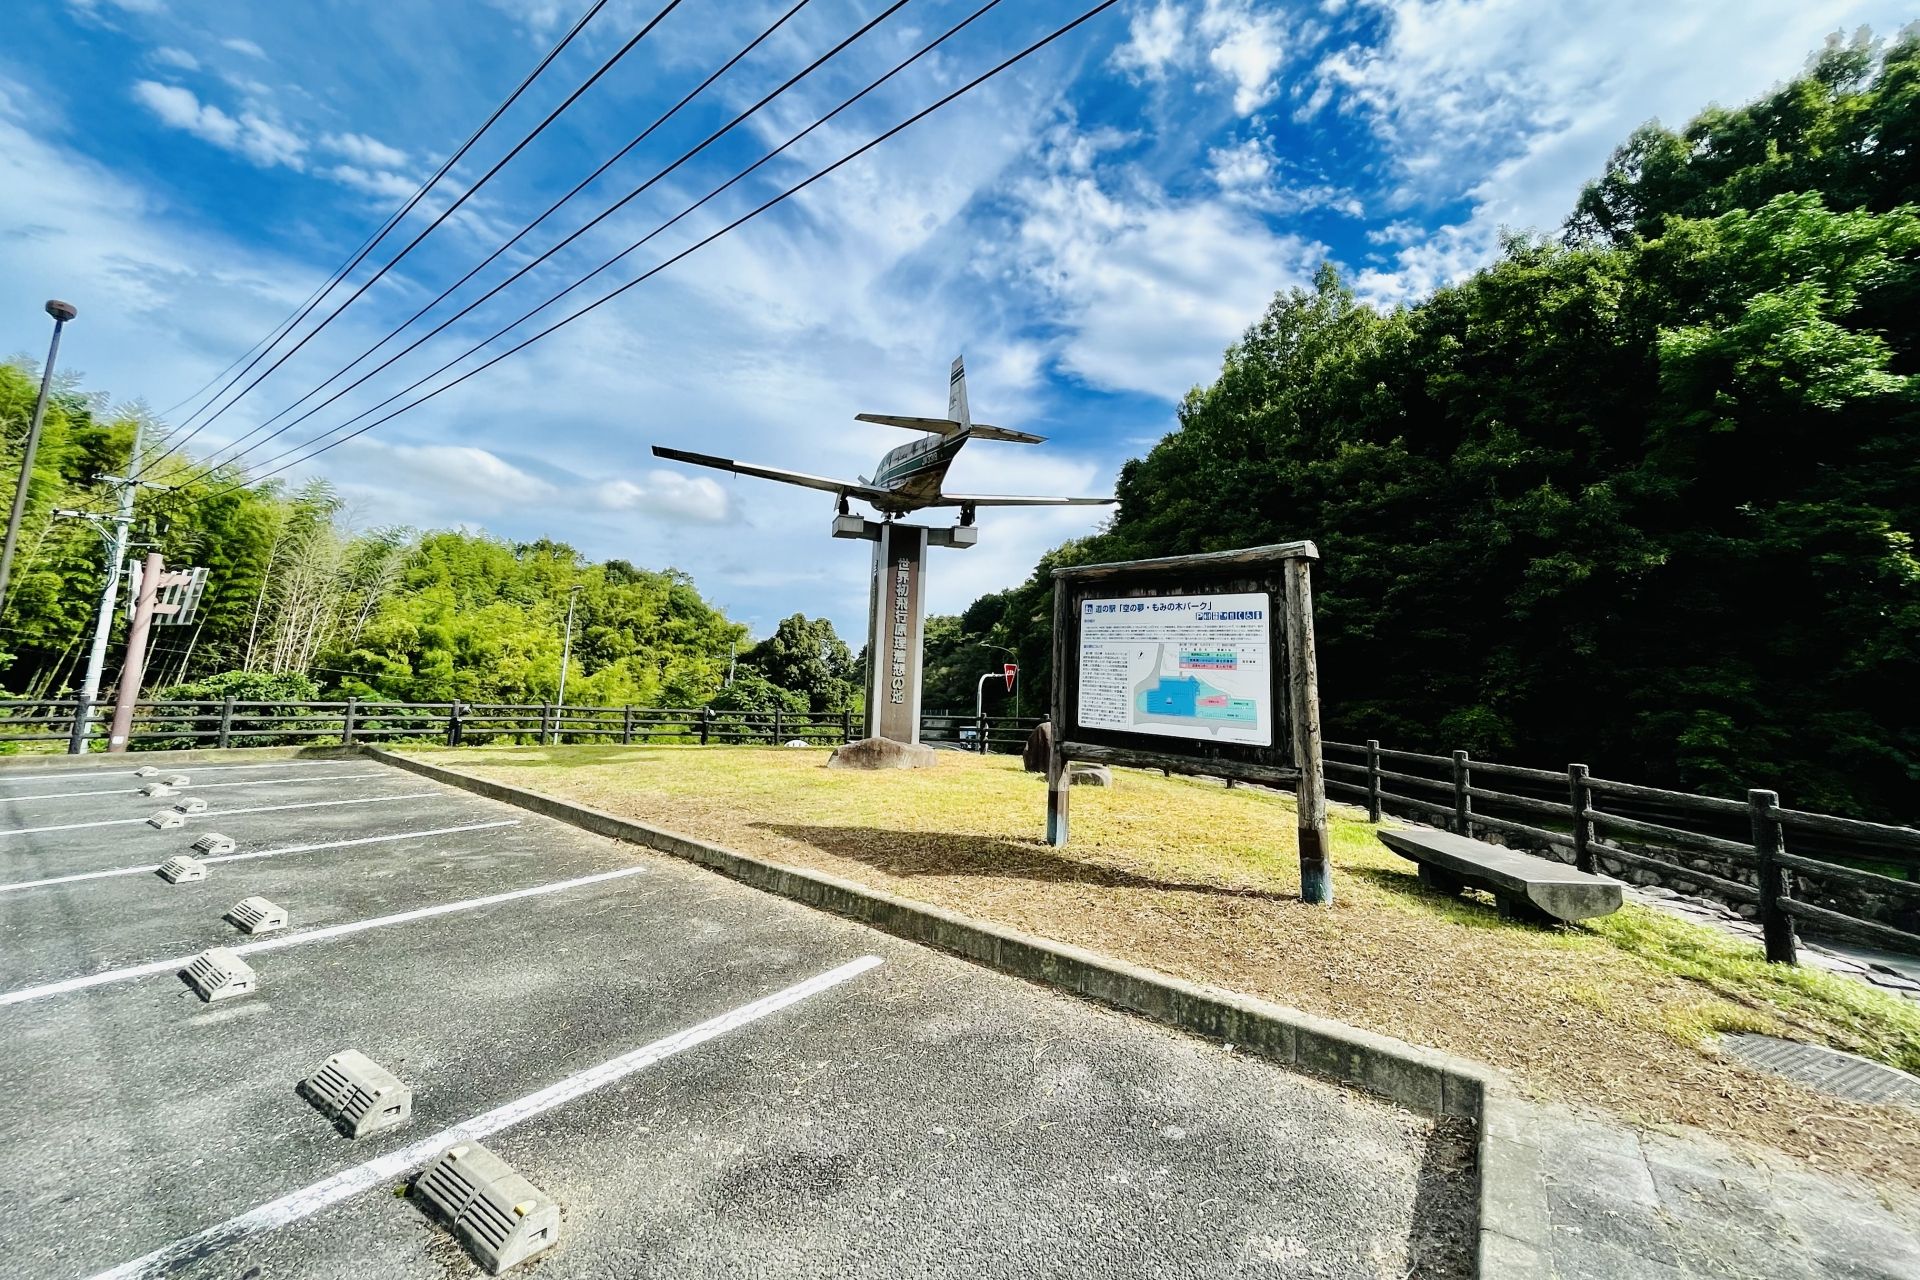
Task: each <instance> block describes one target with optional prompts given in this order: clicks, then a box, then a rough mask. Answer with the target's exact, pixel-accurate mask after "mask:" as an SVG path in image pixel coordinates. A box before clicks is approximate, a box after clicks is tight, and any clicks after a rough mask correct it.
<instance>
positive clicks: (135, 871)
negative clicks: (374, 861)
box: [0, 818, 520, 893]
mask: <svg viewBox="0 0 1920 1280" xmlns="http://www.w3.org/2000/svg"><path fill="white" fill-rule="evenodd" d="M519 825H520V819H518V818H503V819H501V820H500V821H498V822H474V823H470V824H468V825H467V826H464V827H440V828H438V829H437V830H434V831H403V832H401V833H399V834H398V835H390V836H361V837H360V838H359V839H357V840H323V841H321V842H320V843H319V844H290V845H286V846H284V847H282V848H279V849H257V850H255V851H254V852H252V853H223V854H221V855H219V856H218V857H213V858H201V859H199V861H201V862H204V863H207V864H209V865H211V864H212V863H215V862H250V861H252V860H253V859H255V858H277V857H279V856H280V855H281V854H283V853H314V852H316V851H318V850H321V849H350V848H353V847H354V846H355V845H366V844H388V843H391V842H393V841H396V840H425V839H427V838H428V837H429V836H451V835H459V834H460V833H461V832H464V831H486V830H489V829H491V828H493V827H517V826H519ZM159 869H160V864H159V863H157V862H146V863H142V864H141V865H139V866H137V867H114V868H112V869H111V870H108V871H82V872H80V873H78V874H77V875H70V876H49V877H48V878H47V879H45V880H19V881H15V882H14V883H12V884H0V893H13V892H15V891H17V890H20V889H41V888H45V887H46V886H47V885H51V884H73V883H75V882H76V881H80V880H105V879H108V878H109V877H112V876H137V875H139V874H140V873H142V872H147V873H152V872H155V871H158V870H159Z"/></svg>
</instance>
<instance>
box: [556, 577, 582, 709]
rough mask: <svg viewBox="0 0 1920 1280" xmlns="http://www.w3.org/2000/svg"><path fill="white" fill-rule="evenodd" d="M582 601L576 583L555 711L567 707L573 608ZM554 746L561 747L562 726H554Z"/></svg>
mask: <svg viewBox="0 0 1920 1280" xmlns="http://www.w3.org/2000/svg"><path fill="white" fill-rule="evenodd" d="M579 599H580V584H579V583H577V582H576V583H574V584H573V586H572V587H571V588H569V589H568V591H567V638H566V639H565V640H563V641H561V643H560V696H559V698H558V699H557V700H556V701H555V704H554V710H555V711H556V712H561V711H564V710H566V706H567V660H568V659H569V658H571V657H573V606H574V604H575V603H576V602H578V600H579ZM552 745H554V746H556V747H557V746H559V745H560V726H559V724H558V723H557V722H556V723H555V724H554V726H553V743H552Z"/></svg>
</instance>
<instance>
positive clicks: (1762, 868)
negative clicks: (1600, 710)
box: [1325, 740, 1920, 963]
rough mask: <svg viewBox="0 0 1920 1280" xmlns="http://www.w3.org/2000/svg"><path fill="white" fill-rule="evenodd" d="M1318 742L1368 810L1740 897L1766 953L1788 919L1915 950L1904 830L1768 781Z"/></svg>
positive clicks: (1785, 957)
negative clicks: (1729, 792)
mask: <svg viewBox="0 0 1920 1280" xmlns="http://www.w3.org/2000/svg"><path fill="white" fill-rule="evenodd" d="M1325 748H1326V768H1327V790H1328V792H1329V794H1335V795H1341V796H1346V797H1349V798H1351V799H1354V800H1356V801H1358V802H1359V803H1361V804H1363V805H1365V806H1366V809H1367V816H1368V818H1369V819H1370V820H1372V821H1374V822H1378V821H1380V819H1381V817H1382V815H1383V814H1384V813H1387V812H1395V813H1399V814H1402V815H1409V816H1413V817H1418V818H1422V819H1425V820H1427V821H1431V822H1433V823H1435V824H1436V825H1439V826H1444V827H1446V828H1447V829H1448V830H1451V831H1455V832H1458V833H1460V834H1462V835H1468V836H1479V835H1482V834H1486V833H1493V834H1495V835H1497V836H1498V837H1499V838H1500V839H1501V841H1502V842H1503V843H1506V844H1509V845H1513V846H1515V847H1518V848H1525V849H1530V850H1533V851H1536V852H1543V853H1545V854H1547V855H1548V856H1556V857H1560V858H1561V859H1562V860H1564V861H1568V862H1571V863H1573V864H1574V865H1575V866H1576V867H1578V868H1580V869H1581V870H1582V871H1594V870H1606V869H1613V868H1622V869H1631V870H1638V871H1645V872H1651V873H1653V874H1654V875H1656V876H1658V877H1659V878H1660V879H1661V880H1662V881H1673V882H1678V883H1680V884H1684V885H1690V886H1695V887H1698V888H1702V889H1706V890H1708V891H1710V892H1711V893H1712V894H1713V895H1714V896H1716V897H1719V898H1722V899H1726V900H1729V901H1731V902H1734V903H1743V904H1749V905H1750V906H1752V907H1753V908H1754V910H1755V913H1756V915H1757V918H1758V920H1759V923H1760V928H1761V932H1762V935H1763V936H1764V938H1765V941H1766V950H1767V958H1768V959H1769V960H1775V961H1781V962H1785V963H1793V962H1795V961H1796V959H1797V948H1798V940H1797V936H1796V934H1797V926H1798V925H1800V924H1806V925H1808V926H1812V927H1815V928H1818V929H1820V930H1823V931H1826V932H1829V933H1832V934H1835V935H1837V936H1841V937H1846V938H1852V939H1856V940H1859V941H1863V942H1867V943H1871V944H1872V945H1875V946H1881V947H1886V948H1889V949H1891V950H1897V951H1907V952H1913V951H1920V830H1916V829H1915V828H1912V827H1896V826H1887V825H1885V824H1882V823H1877V822H1862V821H1859V820H1857V819H1854V818H1838V817H1833V816H1830V815H1828V814H1821V813H1808V812H1806V811H1804V810H1800V809H1790V808H1787V807H1785V806H1783V805H1782V804H1781V803H1780V797H1779V795H1778V794H1777V793H1776V792H1773V791H1765V790H1757V789H1756V790H1753V791H1749V792H1748V793H1747V798H1746V799H1745V800H1744V801H1740V800H1726V799H1720V798H1717V797H1713V796H1697V795H1691V794H1688V793H1686V792H1681V791H1666V790H1663V789H1661V788H1658V787H1644V786H1640V785H1638V784H1636V783H1630V782H1614V781H1611V780H1609V779H1605V778H1595V777H1593V776H1591V774H1590V773H1589V772H1588V770H1587V767H1586V766H1585V765H1579V764H1574V765H1568V766H1567V767H1566V769H1564V770H1550V769H1530V768H1523V767H1521V766H1519V765H1511V764H1496V763H1493V762H1492V761H1487V760H1475V759H1473V758H1472V757H1470V756H1469V755H1468V754H1467V753H1466V752H1465V751H1455V752H1453V753H1451V754H1450V755H1444V756H1442V755H1428V754H1423V753H1421V752H1417V751H1395V750H1391V749H1389V748H1386V747H1382V746H1381V745H1380V743H1379V742H1378V741H1377V740H1369V741H1368V742H1366V743H1364V744H1362V743H1351V742H1328V743H1326V744H1325ZM1789 836H1791V837H1792V845H1793V848H1792V850H1791V851H1790V850H1789V848H1788V844H1789ZM1629 846H1631V847H1629ZM1603 863H1604V864H1606V865H1605V866H1603ZM1863 864H1864V865H1863ZM1870 868H1878V869H1870ZM1890 872H1898V873H1899V874H1889V873H1890ZM1809 896H1818V897H1822V898H1825V899H1826V900H1827V902H1826V905H1822V904H1821V903H1818V902H1812V901H1808V897H1809ZM1869 899H1877V900H1880V901H1884V902H1887V903H1890V904H1893V906H1892V910H1891V911H1890V912H1889V913H1888V914H1891V915H1892V916H1893V917H1894V919H1893V921H1887V920H1879V919H1871V918H1867V917H1864V916H1862V915H1861V914H1859V910H1860V907H1859V906H1857V905H1856V906H1855V907H1854V909H1852V910H1849V909H1848V904H1850V903H1852V904H1859V903H1863V902H1865V901H1867V900H1869Z"/></svg>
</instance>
